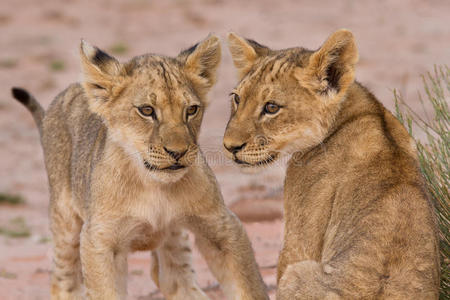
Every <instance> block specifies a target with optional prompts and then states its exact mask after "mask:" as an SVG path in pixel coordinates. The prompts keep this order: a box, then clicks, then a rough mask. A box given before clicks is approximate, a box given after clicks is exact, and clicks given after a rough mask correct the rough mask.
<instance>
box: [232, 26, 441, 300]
mask: <svg viewBox="0 0 450 300" xmlns="http://www.w3.org/2000/svg"><path fill="white" fill-rule="evenodd" d="M229 46H230V50H231V54H232V56H233V60H234V62H235V65H236V67H237V68H238V69H239V73H240V79H241V81H240V83H239V84H238V86H237V87H236V88H235V89H234V90H233V93H235V94H236V95H239V104H237V103H235V102H234V103H233V104H232V106H233V109H232V114H231V118H230V121H229V123H228V126H227V129H226V132H225V136H224V146H225V147H226V148H227V149H230V150H233V151H227V155H228V156H229V157H231V158H232V159H234V160H235V161H236V162H238V163H240V164H241V166H243V167H244V168H255V167H259V166H261V165H266V164H269V163H271V162H273V161H275V160H276V159H277V158H279V157H280V156H281V154H282V153H287V154H292V155H291V157H290V160H289V163H288V169H287V173H286V179H285V191H284V208H285V234H284V244H283V249H282V251H281V254H280V258H279V264H278V283H279V286H278V292H277V299H281V300H291V299H437V298H438V286H439V259H438V244H437V240H438V239H437V233H436V227H435V223H434V215H433V208H432V205H431V203H430V201H429V200H428V198H427V192H426V187H425V185H424V182H423V178H422V176H421V174H420V170H419V167H418V160H417V154H416V151H415V149H414V148H413V146H412V145H413V144H414V143H412V140H411V138H410V137H409V135H408V133H407V132H406V130H405V129H404V128H403V126H402V125H401V124H400V123H399V122H398V120H397V119H396V118H395V117H394V116H393V115H392V114H391V113H390V112H389V111H387V110H386V109H385V108H384V107H383V106H382V105H381V103H380V102H378V101H377V100H376V98H375V97H374V96H373V95H372V94H371V93H370V92H368V91H367V89H365V88H364V87H363V86H361V85H360V84H359V83H357V82H355V81H354V65H355V64H356V61H357V57H358V54H357V49H356V45H355V42H354V38H353V35H352V34H351V33H350V32H349V31H347V30H339V31H337V32H336V33H334V34H332V35H331V36H330V37H329V38H328V39H327V41H326V42H325V43H324V44H323V45H322V47H321V48H320V49H319V50H317V51H309V50H306V49H303V48H291V49H286V50H279V51H275V50H271V49H269V48H267V47H265V46H262V45H259V44H258V43H256V42H254V41H251V40H245V39H243V38H240V37H238V36H237V35H235V34H230V36H229ZM250 48H254V49H255V51H254V53H257V54H256V56H255V55H254V54H251V55H249V54H248V53H253V52H252V51H251V50H250ZM244 61H247V62H246V63H244ZM235 97H237V96H233V100H232V101H234V99H235ZM267 102H272V103H276V104H278V105H280V106H281V108H280V110H279V111H278V112H277V113H275V114H267V113H263V108H264V106H265V104H266V103H267Z"/></svg>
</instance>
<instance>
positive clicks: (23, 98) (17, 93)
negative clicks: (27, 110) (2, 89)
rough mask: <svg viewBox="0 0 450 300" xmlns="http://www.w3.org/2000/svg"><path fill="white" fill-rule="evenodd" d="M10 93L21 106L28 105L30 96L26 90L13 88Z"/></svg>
mask: <svg viewBox="0 0 450 300" xmlns="http://www.w3.org/2000/svg"><path fill="white" fill-rule="evenodd" d="M11 92H12V95H13V97H14V98H16V99H17V100H18V101H19V102H21V103H22V104H24V105H27V104H28V103H29V101H30V94H29V93H28V92H27V91H26V90H24V89H22V88H18V87H13V88H12V89H11Z"/></svg>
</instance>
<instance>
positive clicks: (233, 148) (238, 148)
mask: <svg viewBox="0 0 450 300" xmlns="http://www.w3.org/2000/svg"><path fill="white" fill-rule="evenodd" d="M245 145H247V143H243V144H242V145H240V146H234V145H233V146H227V145H225V144H223V146H224V147H225V149H227V150H228V151H230V152H231V153H233V154H236V153H238V152H239V151H241V150H242V148H244V147H245Z"/></svg>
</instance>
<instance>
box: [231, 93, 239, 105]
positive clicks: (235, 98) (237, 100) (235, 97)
mask: <svg viewBox="0 0 450 300" xmlns="http://www.w3.org/2000/svg"><path fill="white" fill-rule="evenodd" d="M231 99H233V102H234V103H235V104H236V106H238V105H239V103H240V102H241V98H240V97H239V95H238V94H235V93H231Z"/></svg>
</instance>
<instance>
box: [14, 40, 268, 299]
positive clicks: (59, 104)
mask: <svg viewBox="0 0 450 300" xmlns="http://www.w3.org/2000/svg"><path fill="white" fill-rule="evenodd" d="M80 53H81V61H82V67H83V71H84V75H85V77H84V82H83V83H82V84H73V85H71V86H70V87H69V88H67V89H66V90H65V91H63V92H62V93H61V94H60V95H59V96H57V98H56V99H55V100H54V101H53V103H52V104H51V105H50V107H49V109H48V110H47V111H46V112H45V113H44V111H43V109H42V108H41V106H40V105H39V103H38V102H37V101H36V100H35V99H34V98H33V97H32V96H30V95H29V94H28V93H27V92H26V91H24V90H22V89H13V94H14V97H15V98H17V99H18V100H19V101H20V102H22V103H23V104H24V105H25V106H26V107H27V108H28V109H29V110H30V111H31V112H32V114H33V116H34V118H35V120H36V123H37V125H38V127H39V130H40V133H41V141H42V146H43V148H44V155H45V163H46V168H47V173H48V178H49V182H50V195H51V201H50V217H51V230H52V233H53V240H54V260H53V261H54V266H53V275H52V288H51V296H52V299H79V298H81V297H82V293H81V283H82V281H83V282H84V284H85V286H86V294H87V296H88V298H89V299H108V300H112V299H124V298H125V295H126V275H127V253H128V252H129V251H134V250H152V251H153V253H152V254H153V258H154V260H153V267H152V277H153V280H154V281H155V282H156V284H157V285H158V287H159V288H160V289H161V292H162V293H163V294H164V296H165V297H166V298H167V299H207V296H206V295H205V294H204V293H203V291H202V290H201V289H200V288H199V286H198V285H197V283H196V282H195V280H194V277H193V271H192V268H191V263H190V260H191V249H190V247H189V244H188V236H187V233H186V232H184V231H183V229H182V228H183V227H187V228H188V229H190V230H191V231H193V232H194V234H195V236H196V241H197V243H198V247H199V249H200V251H201V253H202V254H203V255H204V257H205V259H206V260H207V262H208V264H209V266H210V268H211V270H212V272H213V274H214V275H215V276H216V277H217V279H218V281H219V282H220V283H221V284H222V286H223V287H224V288H225V292H226V293H227V295H228V297H229V298H230V299H267V296H266V293H265V286H264V284H263V282H262V279H261V276H260V274H259V272H258V269H257V265H256V262H255V259H254V257H253V252H252V248H251V245H250V242H249V240H248V237H247V235H246V232H245V231H244V229H243V227H242V225H241V224H240V222H239V221H238V219H237V218H236V216H235V215H233V214H232V213H231V212H230V211H229V210H228V209H227V208H226V207H225V204H224V202H223V199H222V196H221V193H220V190H219V187H218V185H217V182H216V180H215V177H214V175H213V173H212V171H211V170H210V168H209V167H208V165H207V164H206V162H205V160H204V158H203V156H202V154H201V152H200V150H199V148H198V145H197V138H198V135H199V129H200V124H201V121H202V117H203V114H204V111H205V108H206V106H207V104H208V103H207V100H206V93H207V91H208V90H209V89H210V87H211V86H212V85H213V84H214V82H215V80H216V75H215V74H216V69H217V67H218V65H219V61H220V43H219V40H218V38H217V37H215V36H210V37H208V38H207V39H205V40H204V41H202V42H201V43H199V44H197V45H195V46H193V47H192V48H190V49H189V50H186V51H183V52H181V53H180V54H179V55H178V56H177V57H175V58H170V57H165V56H159V55H150V54H146V55H142V56H138V57H135V58H133V59H132V60H130V61H129V62H127V63H119V62H118V61H117V60H116V59H115V58H113V57H111V56H109V55H108V54H106V53H105V52H103V51H101V50H99V49H98V48H96V47H93V46H90V45H89V44H87V43H86V42H83V41H82V43H81V47H80Z"/></svg>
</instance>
